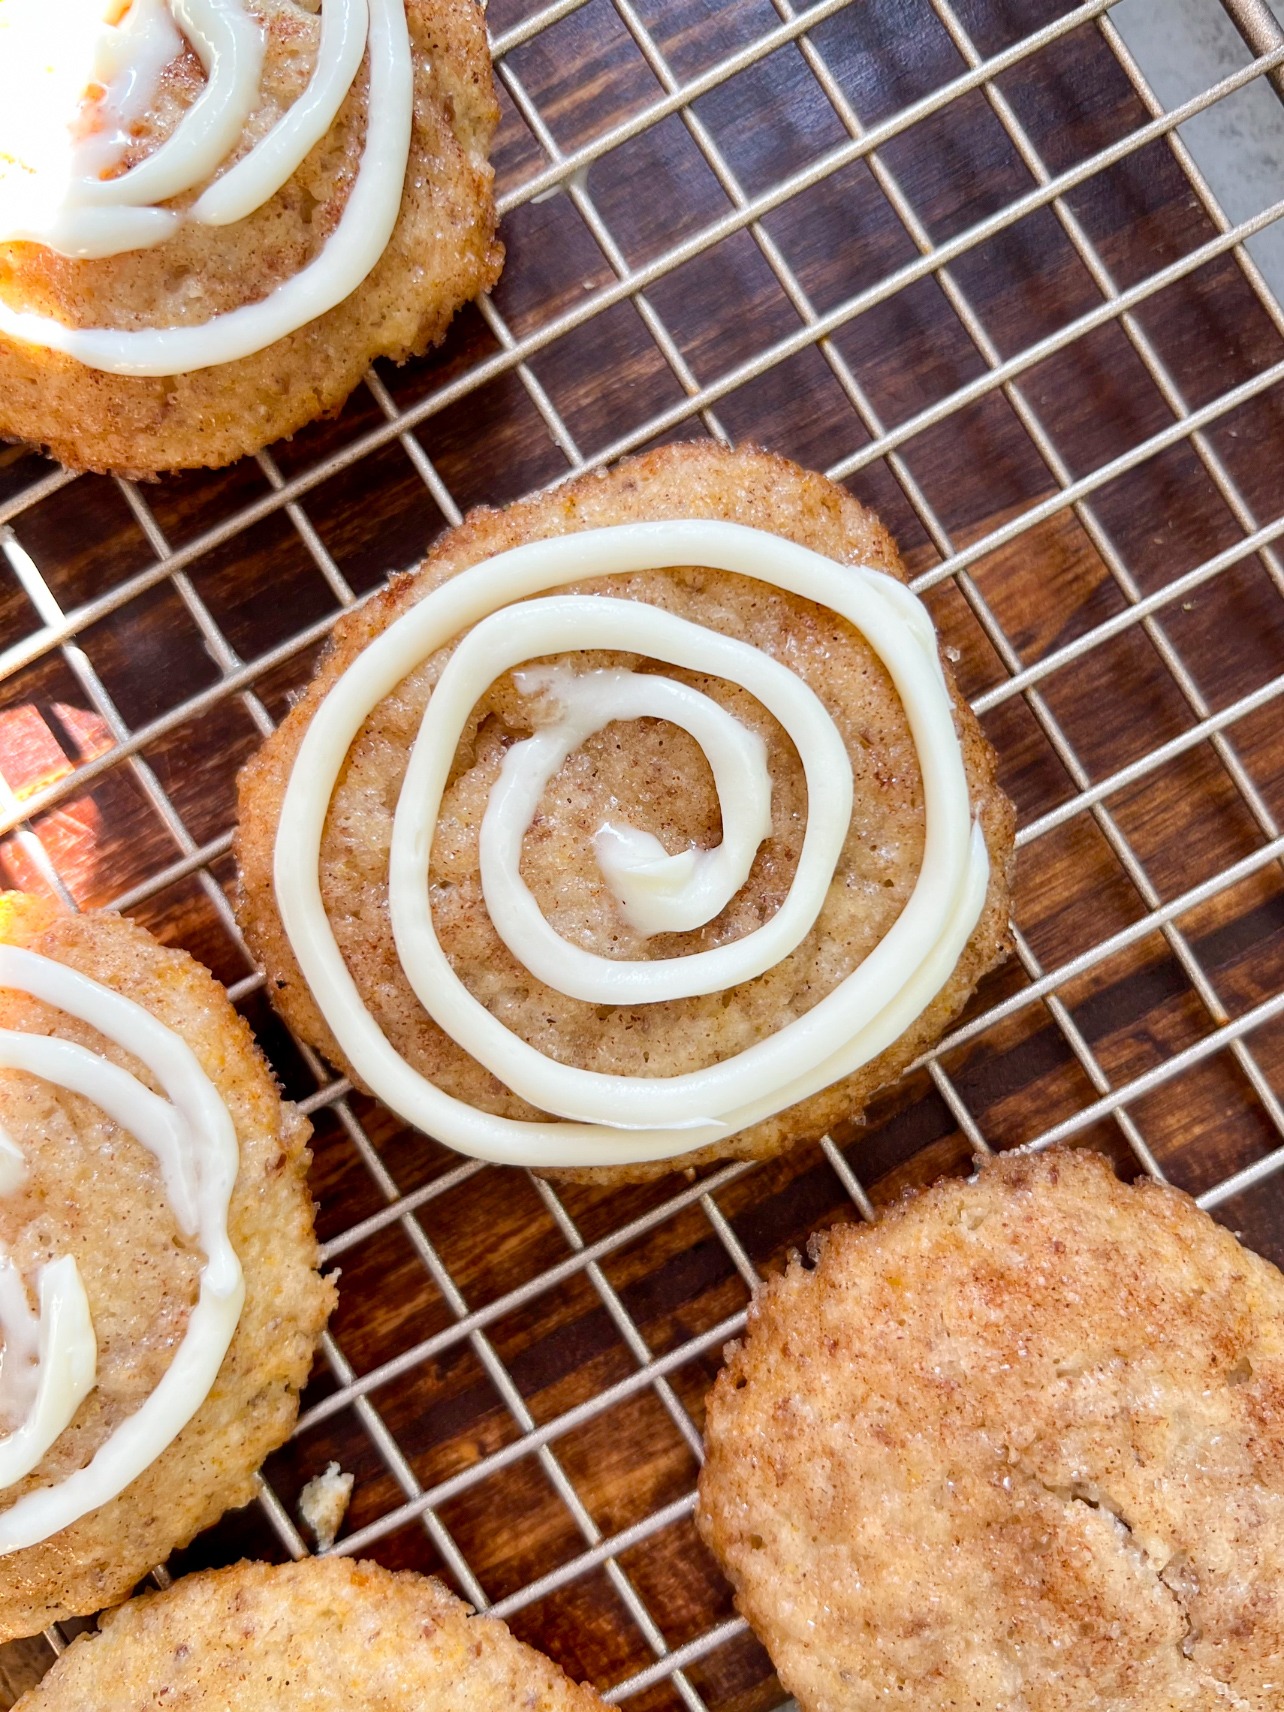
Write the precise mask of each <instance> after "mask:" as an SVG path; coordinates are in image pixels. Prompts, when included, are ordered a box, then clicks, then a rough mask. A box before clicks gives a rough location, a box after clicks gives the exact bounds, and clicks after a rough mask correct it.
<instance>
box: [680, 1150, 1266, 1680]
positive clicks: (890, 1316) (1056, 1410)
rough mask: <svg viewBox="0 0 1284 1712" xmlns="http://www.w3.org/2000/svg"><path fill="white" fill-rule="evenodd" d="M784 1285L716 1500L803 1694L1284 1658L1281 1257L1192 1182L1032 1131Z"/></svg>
mask: <svg viewBox="0 0 1284 1712" xmlns="http://www.w3.org/2000/svg"><path fill="white" fill-rule="evenodd" d="M814 1257H815V1264H814V1267H811V1266H808V1265H807V1264H805V1263H803V1262H802V1261H800V1260H795V1261H794V1262H793V1263H792V1264H791V1265H790V1266H789V1268H788V1270H787V1271H786V1272H785V1273H784V1274H783V1276H781V1277H779V1278H776V1279H775V1280H773V1281H771V1282H770V1283H768V1284H767V1285H766V1286H764V1288H763V1289H762V1290H761V1291H760V1293H759V1295H758V1297H757V1300H756V1301H755V1303H754V1305H753V1307H752V1308H751V1310H750V1317H749V1328H748V1332H747V1335H746V1337H745V1339H744V1341H743V1343H741V1344H740V1345H738V1346H737V1347H735V1348H734V1349H733V1350H731V1351H730V1352H729V1355H728V1361H727V1366H726V1368H725V1369H724V1371H723V1372H722V1374H721V1375H720V1376H719V1379H718V1381H717V1384H716V1385H715V1387H714V1390H713V1392H712V1394H711V1396H710V1399H709V1407H708V1416H707V1422H706V1429H705V1430H706V1449H707V1452H708V1460H707V1462H706V1465H705V1468H704V1471H703V1473H702V1476H701V1481H700V1496H699V1506H698V1511H697V1521H698V1525H699V1527H700V1531H701V1533H702V1534H703V1536H704V1538H705V1540H706V1541H707V1542H708V1544H709V1545H710V1546H711V1547H712V1549H713V1550H714V1552H715V1553H716V1554H717V1556H718V1557H719V1558H720V1559H721V1561H722V1563H723V1565H724V1567H725V1568H726V1570H727V1573H728V1575H729V1576H730V1578H731V1581H732V1584H733V1586H734V1587H735V1589H736V1600H737V1604H738V1606H739V1608H740V1610H741V1611H742V1612H743V1614H744V1615H745V1616H746V1617H747V1618H748V1619H749V1621H750V1623H751V1624H752V1625H753V1627H754V1629H755V1631H756V1632H757V1634H758V1635H759V1636H760V1638H761V1639H762V1642H763V1644H764V1645H765V1646H766V1648H767V1650H768V1652H769V1653H770V1654H771V1656H772V1659H773V1661H774V1662H775V1665H776V1668H777V1670H778V1672H779V1674H780V1679H781V1681H782V1682H783V1683H784V1685H785V1687H786V1688H787V1689H788V1690H789V1692H790V1693H792V1694H793V1695H795V1696H796V1697H797V1700H798V1703H799V1705H800V1707H802V1708H803V1712H821V1709H824V1712H864V1709H865V1708H873V1707H880V1708H881V1707H886V1706H889V1705H896V1706H901V1705H904V1706H914V1707H916V1708H921V1709H922V1712H934V1709H937V1708H939V1709H941V1712H944V1709H945V1708H958V1707H963V1706H968V1707H985V1708H987V1709H989V1708H994V1709H998V1708H1017V1707H1020V1708H1022V1712H1063V1709H1064V1712H1069V1709H1070V1708H1074V1709H1075V1712H1097V1709H1101V1712H1105V1709H1106V1708H1110V1709H1111V1712H1125V1709H1127V1708H1133V1707H1135V1708H1137V1709H1138V1712H1141V1709H1143V1708H1144V1709H1146V1712H1150V1709H1152V1708H1157V1707H1161V1706H1162V1707H1165V1708H1167V1707H1174V1708H1176V1707H1181V1708H1199V1709H1206V1712H1213V1708H1225V1707H1227V1706H1235V1707H1240V1708H1242V1709H1244V1712H1250V1709H1251V1712H1266V1709H1267V1708H1268V1707H1275V1706H1278V1704H1279V1696H1280V1684H1281V1682H1284V1279H1282V1278H1281V1276H1280V1274H1279V1272H1277V1271H1276V1269H1275V1268H1274V1267H1273V1266H1271V1265H1270V1264H1269V1263H1268V1262H1267V1261H1265V1260H1262V1259H1260V1258H1259V1257H1258V1256H1256V1255H1254V1254H1251V1253H1249V1252H1248V1251H1247V1250H1245V1249H1244V1248H1242V1247H1240V1245H1239V1244H1238V1243H1237V1242H1236V1241H1235V1239H1234V1237H1233V1236H1232V1235H1231V1234H1230V1232H1229V1231H1227V1230H1224V1229H1223V1228H1222V1227H1221V1226H1219V1225H1217V1224H1215V1223H1214V1222H1213V1221H1212V1220H1211V1219H1210V1218H1208V1217H1207V1215H1206V1214H1204V1213H1202V1212H1200V1211H1199V1209H1198V1208H1197V1207H1196V1206H1195V1204H1194V1203H1193V1202H1192V1201H1191V1200H1189V1199H1188V1198H1187V1197H1186V1196H1185V1195H1183V1194H1180V1193H1179V1192H1178V1191H1177V1190H1175V1189H1171V1188H1166V1187H1161V1186H1159V1185H1156V1184H1154V1183H1152V1182H1149V1181H1143V1182H1141V1183H1139V1184H1137V1185H1134V1186H1129V1185H1126V1184H1124V1183H1121V1182H1120V1181H1119V1180H1118V1179H1117V1178H1116V1177H1115V1175H1114V1173H1113V1171H1112V1169H1111V1167H1110V1165H1109V1163H1108V1162H1107V1161H1106V1160H1105V1159H1103V1158H1102V1157H1100V1156H1099V1155H1096V1154H1092V1153H1073V1152H1058V1151H1052V1152H1049V1153H1047V1154H1044V1155H1042V1156H1040V1157H1026V1156H1021V1155H1008V1156H1006V1157H1001V1158H999V1159H996V1160H995V1161H993V1162H992V1163H989V1164H986V1165H983V1166H982V1167H981V1169H980V1171H979V1174H978V1175H977V1176H976V1177H975V1178H973V1179H972V1180H971V1181H970V1182H960V1181H957V1180H953V1179H950V1180H946V1181H943V1182H940V1183H937V1184H936V1185H935V1186H934V1187H932V1188H930V1189H928V1190H927V1191H925V1192H924V1193H922V1194H919V1195H916V1196H914V1197H913V1198H912V1199H909V1200H906V1201H903V1202H901V1203H900V1204H899V1205H896V1206H894V1207H892V1208H891V1209H890V1210H889V1211H887V1212H886V1213H885V1214H884V1215H883V1216H882V1217H881V1218H880V1219H879V1221H878V1222H877V1223H876V1224H874V1225H872V1226H869V1227H858V1226H844V1227H840V1228H838V1229H836V1230H833V1231H831V1232H829V1233H828V1234H827V1235H825V1236H823V1237H821V1238H819V1239H818V1240H817V1241H816V1243H815V1245H814Z"/></svg>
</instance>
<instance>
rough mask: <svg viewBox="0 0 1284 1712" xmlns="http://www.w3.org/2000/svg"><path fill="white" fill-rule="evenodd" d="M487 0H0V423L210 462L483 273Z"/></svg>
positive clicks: (405, 352) (112, 452)
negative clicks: (56, 0) (482, 0)
mask: <svg viewBox="0 0 1284 1712" xmlns="http://www.w3.org/2000/svg"><path fill="white" fill-rule="evenodd" d="M497 120H498V106H497V104H496V100H495V94H494V86H493V79H492V75H491V68H490V57H489V51H488V48H487V44H486V32H485V24H484V20H483V14H482V10H481V8H480V6H478V5H477V4H476V0H326V3H325V5H324V7H321V8H319V7H318V5H317V4H316V0H312V3H311V4H307V3H306V0H183V3H182V4H179V0H60V4H58V5H56V6H53V5H50V4H49V0H4V4H3V5H2V6H0V436H4V437H6V438H9V439H24V440H30V441H33V442H35V443H37V444H39V445H42V446H45V447H47V448H48V449H49V450H50V451H51V452H52V453H53V455H54V456H55V457H58V458H60V459H62V461H63V462H64V463H66V464H68V465H70V466H71V467H73V468H78V469H80V468H83V469H96V470H115V471H120V472H123V473H125V474H130V475H148V474H152V473H154V472H156V471H159V470H165V469H174V468H188V467H193V466H200V465H218V464H225V463H228V462H230V461H231V460H232V459H234V458H237V457H240V456H241V455H242V454H243V453H246V452H253V451H257V450H258V449H259V448H260V447H262V446H264V445H267V444H268V443H269V442H270V441H272V440H276V439H279V438H280V437H281V436H282V435H286V434H291V433H293V432H294V431H295V429H297V428H300V427H302V426H303V424H304V423H305V422H309V421H311V420H312V418H313V417H315V416H319V415H321V414H323V413H325V412H326V411H330V410H334V409H336V408H337V407H338V406H339V405H340V404H342V402H343V400H344V399H345V398H346V397H347V396H348V394H349V393H350V392H351V391H352V389H353V387H354V386H356V384H357V382H358V381H359V380H360V379H361V376H362V374H363V373H364V372H365V370H366V368H367V367H368V365H369V364H370V362H371V361H372V360H373V359H374V358H375V357H391V358H393V359H394V360H395V361H398V362H401V361H404V360H405V359H406V358H407V357H409V356H411V355H412V354H414V353H418V352H422V351H424V350H426V349H427V348H428V347H429V346H430V345H432V344H434V343H435V342H436V341H437V340H439V339H440V338H441V337H442V336H443V335H444V333H445V331H446V327H447V325H448V324H449V322H450V319H451V317H452V316H453V315H454V313H455V311H456V309H458V308H459V306H460V305H461V304H462V303H465V302H467V301H468V299H470V298H472V297H474V296H476V295H477V293H478V292H481V291H485V290H487V289H488V288H489V287H490V286H491V285H492V284H493V283H494V281H495V279H496V278H497V277H498V274H499V269H500V264H501V261H502V256H503V252H502V250H501V249H500V247H499V245H498V244H497V243H496V242H495V208H494V197H493V186H492V173H491V169H490V166H489V164H488V161H487V151H488V149H489V147H490V140H491V136H492V133H493V131H494V128H495V124H496V122H497Z"/></svg>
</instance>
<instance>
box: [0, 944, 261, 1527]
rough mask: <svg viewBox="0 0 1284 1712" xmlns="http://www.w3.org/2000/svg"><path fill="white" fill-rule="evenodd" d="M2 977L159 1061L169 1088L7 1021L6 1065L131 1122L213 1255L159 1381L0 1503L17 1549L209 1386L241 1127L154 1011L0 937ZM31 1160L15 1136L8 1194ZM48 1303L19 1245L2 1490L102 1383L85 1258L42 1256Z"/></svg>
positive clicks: (0, 1363) (0, 1381)
mask: <svg viewBox="0 0 1284 1712" xmlns="http://www.w3.org/2000/svg"><path fill="white" fill-rule="evenodd" d="M0 987H7V988H12V989H13V990H14V991H17V992H22V993H28V994H30V995H31V996H32V997H33V998H37V999H41V1000H43V1001H44V1002H45V1003H46V1004H49V1005H53V1006H56V1007H57V1008H58V1009H59V1010H61V1011H64V1012H65V1013H66V1014H67V1015H68V1016H74V1017H78V1018H79V1019H80V1020H81V1021H82V1022H87V1023H89V1024H90V1025H91V1026H92V1027H93V1028H96V1029H97V1030H98V1032H99V1033H100V1034H102V1035H104V1036H105V1037H106V1038H107V1039H108V1040H112V1041H114V1042H116V1044H117V1045H119V1046H121V1047H123V1048H124V1049H125V1050H126V1051H127V1052H130V1053H132V1054H133V1055H134V1056H135V1057H136V1058H138V1059H139V1060H140V1061H141V1062H142V1063H143V1064H145V1065H146V1066H147V1068H148V1069H149V1070H150V1071H151V1073H152V1075H153V1076H154V1077H155V1078H156V1080H157V1081H158V1082H159V1083H160V1085H161V1087H162V1088H164V1090H165V1093H166V1095H167V1096H168V1098H166V1099H162V1098H161V1097H160V1096H159V1095H158V1094H154V1093H153V1092H152V1091H151V1089H150V1088H147V1087H145V1086H144V1084H143V1083H141V1082H140V1081H139V1080H138V1078H137V1077H135V1076H133V1075H131V1074H130V1073H129V1072H128V1071H126V1070H123V1069H121V1068H120V1066H119V1065H116V1064H112V1063H111V1062H109V1061H108V1060H107V1059H104V1058H101V1057H100V1056H99V1055H98V1054H96V1053H93V1052H89V1051H87V1050H86V1049H85V1048H84V1047H83V1046H79V1045H77V1044H76V1043H75V1042H74V1041H69V1040H60V1039H58V1038H56V1037H50V1036H46V1035H37V1034H25V1033H22V1032H20V1031H16V1030H13V1029H2V1030H0V1068H3V1069H9V1070H22V1071H25V1072H27V1073H28V1074H29V1075H33V1076H39V1077H41V1078H42V1079H43V1080H45V1081H47V1082H52V1083H54V1084H55V1085H56V1086H58V1087H60V1088H66V1089H68V1090H69V1091H71V1092H74V1093H77V1094H82V1095H84V1096H85V1097H86V1098H87V1099H90V1100H92V1101H93V1102H94V1104H95V1105H97V1106H99V1107H100V1108H101V1109H102V1110H103V1111H104V1112H106V1113H107V1115H108V1116H109V1117H110V1118H112V1119H114V1120H115V1122H117V1123H118V1124H120V1126H121V1127H122V1128H123V1129H126V1130H128V1131H129V1132H130V1133H131V1134H133V1135H134V1136H135V1137H137V1139H138V1140H139V1141H140V1142H141V1143H142V1144H143V1146H144V1147H146V1148H147V1149H148V1151H149V1152H150V1153H151V1154H153V1156H154V1157H155V1158H156V1160H157V1162H158V1164H159V1165H160V1169H161V1175H162V1178H163V1180H164V1183H165V1190H166V1194H167V1195H168V1197H169V1200H170V1203H171V1205H172V1207H173V1209H174V1216H175V1220H176V1222H177V1224H178V1228H179V1229H180V1230H181V1231H182V1233H183V1235H184V1236H187V1237H195V1238H197V1239H198V1240H199V1243H200V1246H201V1248H202V1250H203V1251H204V1254H205V1262H204V1265H203V1266H202V1268H201V1275H200V1291H199V1295H198V1297H197V1301H196V1305H195V1306H194V1307H193V1309H192V1312H191V1316H190V1318H189V1320H188V1323H187V1329H186V1331H185V1332H184V1334H183V1338H182V1341H181V1342H180V1344H179V1346H178V1349H177V1350H176V1351H175V1354H174V1357H173V1360H172V1361H171V1362H170V1364H169V1366H168V1368H167V1369H166V1370H165V1373H164V1375H163V1376H162V1378H161V1381H160V1383H159V1384H158V1385H157V1387H156V1389H155V1390H154V1391H153V1392H152V1393H151V1395H150V1396H149V1397H148V1398H147V1399H146V1400H145V1402H144V1403H143V1404H142V1405H141V1407H139V1408H138V1409H137V1410H135V1412H134V1413H133V1414H132V1415H130V1416H128V1417H127V1418H126V1419H125V1420H123V1421H122V1422H121V1423H120V1424H119V1425H118V1426H117V1427H115V1428H114V1429H113V1431H112V1432H111V1433H109V1434H108V1436H107V1438H106V1439H105V1440H104V1441H103V1443H102V1444H101V1445H100V1446H99V1448H98V1449H97V1451H95V1453H94V1455H93V1457H92V1458H91V1459H90V1461H89V1462H88V1463H86V1464H85V1466H84V1467H83V1468H79V1469H77V1470H76V1471H75V1472H74V1473H72V1474H69V1475H67V1476H66V1478H65V1479H63V1480H60V1481H58V1482H57V1483H55V1484H54V1485H52V1486H47V1487H41V1488H38V1489H37V1490H36V1491H34V1492H29V1493H27V1494H26V1495H25V1496H24V1497H22V1498H20V1499H19V1500H18V1501H17V1503H16V1504H13V1505H11V1506H10V1507H9V1509H7V1510H4V1511H2V1512H0V1553H5V1552H12V1551H20V1550H22V1549H23V1548H24V1547H26V1546H30V1545H35V1544H37V1543H38V1542H39V1541H40V1540H45V1539H48V1538H49V1537H50V1536H51V1535H52V1534H55V1533H57V1532H58V1531H59V1530H60V1529H62V1528H65V1527H67V1526H68V1525H69V1524H70V1523H72V1522H74V1521H77V1520H78V1519H79V1518H80V1517H81V1516H84V1515H87V1514H88V1513H89V1512H90V1511H91V1510H96V1509H98V1508H99V1507H100V1506H101V1505H103V1504H105V1503H106V1502H107V1501H108V1500H109V1499H111V1498H114V1497H115V1496H116V1494H117V1493H118V1492H121V1491H123V1490H124V1488H125V1487H126V1486H128V1485H129V1483H130V1481H131V1480H135V1479H137V1477H138V1476H139V1475H140V1474H141V1473H142V1472H143V1471H144V1469H146V1468H148V1467H149V1466H150V1465H151V1464H152V1463H153V1462H154V1461H155V1460H156V1458H157V1457H158V1456H159V1455H160V1454H161V1452H162V1451H163V1450H164V1449H165V1448H166V1447H167V1446H168V1445H169V1444H171V1443H172V1442H173V1440H174V1439H175V1438H176V1437H177V1436H178V1434H179V1433H180V1432H181V1431H182V1429H183V1428H184V1427H185V1426H186V1425H187V1423H188V1421H190V1420H191V1418H192V1416H193V1415H194V1414H195V1413H196V1411H197V1409H198V1408H199V1407H200V1406H201V1404H202V1403H203V1402H204V1401H205V1398H206V1397H207V1396H208V1395H209V1391H210V1387H211V1386H212V1385H213V1383H214V1379H215V1376H216V1374H217V1373H218V1370H219V1368H220V1366H221V1365H222V1362H223V1357H224V1356H225V1355H226V1354H227V1349H228V1345H229V1344H230V1343H231V1341H232V1336H233V1333H234V1332H235V1330H236V1324H237V1321H238V1319H239V1318H240V1313H241V1305H242V1303H243V1301H244V1299H245V1285H244V1281H243V1279H242V1276H241V1264H240V1261H239V1260H238V1259H237V1256H236V1251H235V1250H234V1249H233V1247H232V1245H231V1242H230V1240H229V1238H228V1233H227V1212H228V1204H229V1201H230V1199H231V1195H232V1188H233V1185H234V1184H235V1182H236V1173H237V1165H238V1150H237V1142H236V1132H235V1130H234V1129H233V1127H232V1119H231V1116H230V1115H229V1113H228V1110H227V1107H226V1106H225V1104H224V1103H223V1100H222V1099H221V1098H220V1096H219V1093H218V1090H217V1089H216V1088H215V1086H214V1084H213V1083H212V1082H211V1081H210V1079H209V1077H208V1076H207V1075H206V1074H205V1072H204V1070H202V1068H201V1066H200V1063H199V1061H198V1060H197V1058H196V1055H195V1053H193V1051H192V1049H191V1048H190V1047H189V1046H188V1045H187V1043H186V1041H184V1040H182V1039H181V1038H180V1037H179V1036H178V1035H177V1034H175V1033H174V1031H173V1030H172V1029H170V1028H168V1027H166V1025H165V1024H164V1023H162V1022H161V1021H160V1020H159V1019H158V1018H156V1017H154V1016H153V1015H152V1014H151V1012H150V1011H147V1010H144V1009H143V1007H142V1006H141V1005H138V1004H135V1003H134V1001H133V1000H132V999H128V998H126V997H125V996H124V994H122V993H117V992H115V991H113V990H112V989H111V988H110V987H105V986H102V985H101V984H100V983H99V982H97V981H93V980H91V979H90V978H89V977H88V976H86V975H82V974H81V973H80V972H79V971H78V970H75V969H71V968H69V967H68V966H67V965H66V964H65V963H59V962H56V961H54V960H53V959H51V958H47V957H41V956H39V955H37V954H36V953H35V952H32V951H27V950H24V949H22V948H20V947H18V946H12V945H3V946H0ZM24 1172H25V1163H24V1161H23V1159H22V1155H21V1153H20V1151H19V1150H18V1149H17V1147H16V1146H15V1145H14V1143H13V1140H12V1138H11V1137H9V1136H7V1135H6V1136H5V1137H4V1148H3V1170H2V1172H0V1193H4V1194H9V1193H12V1192H13V1191H14V1190H15V1189H16V1188H17V1187H18V1186H19V1185H20V1183H21V1181H22V1177H23V1175H24ZM37 1289H38V1294H39V1314H38V1316H37V1315H33V1314H32V1312H31V1309H30V1306H29V1304H28V1302H27V1293H26V1287H25V1285H24V1284H23V1281H22V1279H21V1278H20V1277H19V1276H18V1273H17V1271H16V1269H15V1267H14V1265H13V1263H12V1261H11V1260H10V1259H9V1258H8V1256H6V1255H3V1254H2V1253H0V1330H2V1331H3V1334H4V1353H3V1359H2V1360H0V1401H2V1402H3V1403H4V1405H5V1406H6V1408H7V1410H8V1411H9V1413H10V1414H13V1415H19V1416H21V1420H20V1423H19V1425H18V1426H17V1427H16V1428H15V1429H14V1430H13V1431H12V1432H11V1433H9V1434H8V1435H7V1436H6V1437H4V1438H0V1489H4V1488H8V1487H10V1486H12V1485H13V1484H14V1483H15V1482H17V1481H19V1480H21V1479H23V1478H24V1477H25V1476H26V1475H28V1474H30V1473H31V1471H32V1470H33V1469H34V1468H35V1467H36V1466H37V1465H38V1464H39V1462H40V1460H41V1458H42V1457H43V1456H44V1455H45V1453H46V1452H47V1451H48V1450H49V1449H50V1447H51V1446H52V1445H53V1444H54V1443H55V1441H56V1440H57V1439H58V1437H59V1435H60V1434H61V1433H62V1432H63V1431H64V1430H65V1429H66V1428H67V1427H68V1426H69V1425H70V1423H71V1421H72V1419H73V1417H74V1416H75V1413H76V1411H77V1409H78V1408H79V1407H80V1405H81V1403H83V1402H84V1400H85V1398H86V1397H87V1396H88V1395H89V1393H90V1392H91V1391H92V1389H93V1386H94V1382H95V1378H96V1374H97V1343H96V1340H95V1337H94V1329H93V1324H92V1321H91V1318H90V1313H89V1303H88V1300H87V1298H86V1295H85V1289H84V1284H83V1282H82V1280H81V1276H80V1270H79V1268H78V1266H77V1265H76V1261H75V1259H74V1258H73V1257H72V1256H71V1255H62V1256H60V1257H59V1258H57V1259H56V1260H53V1261H50V1262H48V1263H47V1264H46V1265H45V1266H43V1267H42V1268H41V1269H40V1273H39V1276H38V1280H37Z"/></svg>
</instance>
